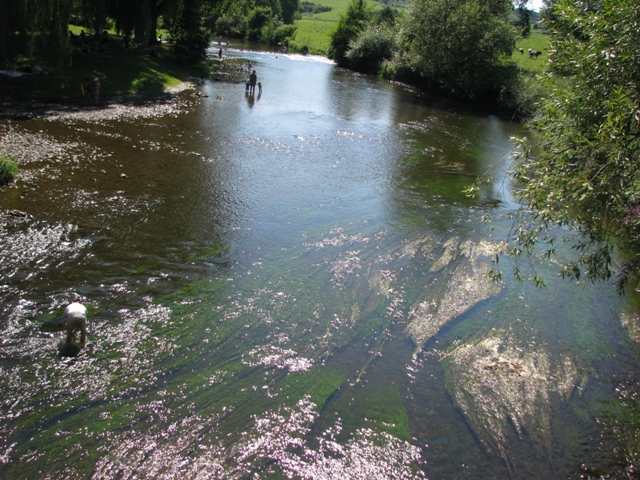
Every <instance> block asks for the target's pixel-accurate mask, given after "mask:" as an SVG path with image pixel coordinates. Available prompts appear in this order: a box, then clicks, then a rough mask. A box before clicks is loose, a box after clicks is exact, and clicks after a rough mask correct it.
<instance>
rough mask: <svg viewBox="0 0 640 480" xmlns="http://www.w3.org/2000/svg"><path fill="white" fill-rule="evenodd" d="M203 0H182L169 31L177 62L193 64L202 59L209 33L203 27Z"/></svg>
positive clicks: (205, 51) (209, 36)
mask: <svg viewBox="0 0 640 480" xmlns="http://www.w3.org/2000/svg"><path fill="white" fill-rule="evenodd" d="M202 2H203V0H183V6H182V10H181V12H180V16H179V17H178V22H177V24H176V26H175V28H173V29H172V31H171V40H172V42H173V54H174V56H175V58H176V60H177V61H178V62H181V63H186V64H195V63H198V62H200V61H201V60H204V59H205V58H206V55H207V47H208V46H209V43H210V41H211V34H210V32H208V31H207V30H206V29H205V28H204V27H203V15H202V9H203V3H202Z"/></svg>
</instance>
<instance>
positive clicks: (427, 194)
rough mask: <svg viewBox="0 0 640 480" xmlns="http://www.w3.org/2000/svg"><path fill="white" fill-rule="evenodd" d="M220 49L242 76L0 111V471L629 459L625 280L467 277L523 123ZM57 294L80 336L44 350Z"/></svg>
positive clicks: (488, 248) (345, 473)
mask: <svg viewBox="0 0 640 480" xmlns="http://www.w3.org/2000/svg"><path fill="white" fill-rule="evenodd" d="M225 55H227V56H243V57H245V58H248V59H250V60H251V61H252V63H253V68H255V69H256V70H257V74H258V80H259V81H261V82H262V83H263V92H262V94H261V95H255V96H247V95H245V91H244V85H243V84H235V83H224V82H213V81H211V82H205V83H204V85H202V86H200V87H198V91H199V94H198V95H197V94H195V93H194V92H193V91H190V92H186V93H184V94H182V95H181V96H180V97H179V98H178V99H176V100H175V101H173V102H169V103H167V104H155V105H153V104H150V105H139V106H135V107H134V106H105V107H104V108H98V109H95V110H83V111H79V112H74V111H71V112H69V111H66V112H52V113H51V114H50V115H47V116H44V117H41V118H37V119H30V120H0V136H1V143H0V153H2V154H9V155H11V156H13V158H15V159H16V160H17V161H18V162H19V163H20V165H21V174H20V177H19V179H18V181H17V182H16V183H15V184H13V185H12V186H10V187H7V188H3V189H2V190H0V212H1V214H0V219H1V222H0V235H1V237H2V243H1V246H0V278H1V281H0V283H1V284H0V299H1V302H0V304H1V307H0V328H1V329H2V343H1V344H0V369H1V370H2V375H0V388H1V391H2V398H3V400H2V408H1V409H0V419H1V420H0V432H1V434H0V476H2V478H7V479H18V478H52V479H53V478H62V477H65V478H85V477H89V478H95V479H100V478H122V479H133V478H154V479H156V478H166V479H174V478H175V479H178V478H180V479H182V478H310V479H311V478H312V479H316V478H385V479H386V478H416V477H417V478H422V477H424V478H478V479H480V478H482V479H484V478H519V479H525V478H532V479H533V478H560V477H570V478H572V477H577V476H579V475H581V474H587V475H588V474H591V475H606V474H619V473H621V472H623V469H624V468H625V461H626V459H625V454H624V451H625V435H626V432H625V431H624V429H621V428H620V418H621V417H622V418H624V415H626V413H625V412H626V411H627V410H632V409H630V408H627V407H625V406H624V405H625V404H624V403H621V402H620V397H621V392H623V393H625V392H626V393H628V392H629V389H628V388H627V386H628V385H629V384H632V383H633V378H634V375H635V372H636V371H637V352H636V345H635V343H633V341H632V339H631V338H630V336H629V333H628V331H627V325H628V324H629V322H631V325H633V320H634V318H635V315H631V314H629V312H632V311H633V309H632V305H631V301H632V299H629V298H626V299H621V298H620V297H618V296H617V295H616V294H615V292H614V291H613V288H611V287H610V286H608V285H587V286H580V285H574V284H569V283H565V282H562V281H560V280H557V279H555V271H556V270H557V268H556V266H555V265H553V264H552V265H544V264H541V265H536V268H537V269H538V271H539V272H541V273H543V274H545V275H546V278H547V284H548V287H547V288H545V289H542V290H537V289H535V288H534V287H533V286H531V285H529V284H526V283H524V284H519V283H515V282H513V281H511V279H510V277H509V274H508V272H505V273H506V274H505V282H503V283H493V282H491V281H489V280H488V278H487V276H486V271H487V269H488V268H489V267H490V266H491V263H490V259H491V257H492V256H493V254H494V252H495V251H496V248H497V247H498V246H499V244H500V242H502V241H503V240H504V239H505V237H506V235H507V232H508V230H509V228H510V227H511V220H510V218H509V214H510V213H511V212H513V210H514V209H515V208H516V207H517V206H516V205H515V204H514V202H513V199H512V196H511V188H512V186H511V185H510V183H509V181H508V180H507V179H506V177H505V176H504V175H503V173H504V172H506V169H508V167H509V165H510V162H511V159H512V149H513V144H512V143H511V142H510V137H511V136H512V135H522V134H524V132H522V130H521V129H520V127H519V126H517V125H514V124H511V123H508V122H504V121H502V120H500V119H498V118H496V117H491V116H485V115H477V114H472V113H469V112H464V111H463V110H462V109H460V108H455V107H453V106H450V105H447V104H444V103H442V102H437V101H435V100H433V99H428V98H424V97H421V96H419V95H418V94H416V93H415V92H412V91H410V90H409V89H406V88H404V87H402V86H399V85H392V84H389V83H386V82H383V81H380V80H377V79H375V78H371V77H366V76H360V75H356V74H354V73H352V72H348V71H344V70H341V69H338V68H336V67H335V66H334V65H333V64H332V63H330V62H328V61H326V60H324V59H322V58H317V57H312V56H298V55H283V54H282V53H271V52H258V51H239V50H233V49H227V50H225ZM491 168H493V169H495V170H497V171H498V174H497V175H495V177H494V180H493V181H492V182H491V183H490V184H489V185H487V186H485V187H484V188H483V190H482V193H481V195H480V196H479V198H477V199H471V198H468V197H466V196H465V195H464V194H463V189H464V188H465V187H467V186H469V185H470V184H471V183H472V182H473V181H474V180H475V178H476V177H477V176H478V175H481V174H483V173H484V172H486V171H487V170H489V169H491ZM500 173H502V174H500ZM17 210H18V211H20V212H24V214H26V216H23V215H22V214H21V213H19V212H16V211H17ZM485 215H489V216H490V217H491V219H492V221H491V222H490V223H486V222H483V221H482V219H483V217H484V216H485ZM560 234H561V233H560ZM560 254H561V255H571V252H570V251H567V252H562V251H561V252H560ZM506 265H508V263H506ZM75 292H77V293H80V294H81V295H83V296H84V298H85V301H86V304H87V305H88V306H89V310H90V324H91V335H90V343H89V345H88V346H87V347H86V348H85V349H84V350H83V351H82V352H81V354H80V355H79V356H78V357H76V358H67V357H61V356H60V355H59V354H58V343H59V341H60V340H61V339H62V333H57V332H47V331H43V329H42V324H43V323H45V322H47V321H51V320H55V319H56V318H59V317H60V316H61V314H62V311H63V309H64V306H65V305H66V304H67V303H68V302H69V301H70V298H71V296H72V294H73V293H75ZM632 333H633V330H632ZM625 408H626V410H625Z"/></svg>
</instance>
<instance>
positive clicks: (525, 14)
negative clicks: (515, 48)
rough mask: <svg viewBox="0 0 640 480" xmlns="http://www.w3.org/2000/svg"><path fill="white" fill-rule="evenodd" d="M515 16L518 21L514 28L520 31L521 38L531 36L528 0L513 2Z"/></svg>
mask: <svg viewBox="0 0 640 480" xmlns="http://www.w3.org/2000/svg"><path fill="white" fill-rule="evenodd" d="M515 5H516V15H517V17H518V19H517V20H516V22H515V26H516V27H517V28H518V30H519V31H520V36H522V38H527V37H528V36H529V35H531V11H530V10H529V8H528V5H529V0H515Z"/></svg>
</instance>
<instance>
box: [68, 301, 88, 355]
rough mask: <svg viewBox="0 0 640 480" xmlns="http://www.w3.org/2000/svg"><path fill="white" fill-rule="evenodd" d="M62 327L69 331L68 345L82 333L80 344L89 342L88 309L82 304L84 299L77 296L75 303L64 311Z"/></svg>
mask: <svg viewBox="0 0 640 480" xmlns="http://www.w3.org/2000/svg"><path fill="white" fill-rule="evenodd" d="M62 325H64V328H65V330H66V331H67V345H70V344H71V342H72V341H73V339H74V337H75V335H76V333H78V332H80V343H81V344H82V345H84V344H85V343H86V341H87V307H85V306H84V305H83V304H82V297H81V296H80V295H75V296H74V297H73V302H72V303H70V304H69V305H68V306H67V308H66V309H65V311H64V317H62Z"/></svg>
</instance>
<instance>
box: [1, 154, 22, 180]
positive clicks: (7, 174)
mask: <svg viewBox="0 0 640 480" xmlns="http://www.w3.org/2000/svg"><path fill="white" fill-rule="evenodd" d="M17 174H18V164H17V163H16V162H14V161H13V160H11V159H10V158H9V157H0V187H1V186H3V185H6V184H8V183H11V182H12V181H13V179H14V178H15V176H16V175H17Z"/></svg>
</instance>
